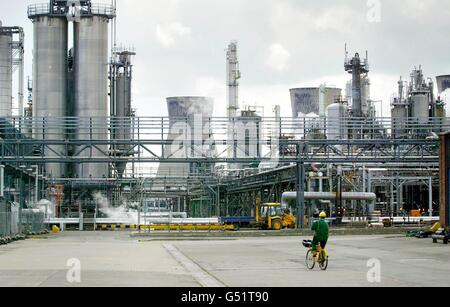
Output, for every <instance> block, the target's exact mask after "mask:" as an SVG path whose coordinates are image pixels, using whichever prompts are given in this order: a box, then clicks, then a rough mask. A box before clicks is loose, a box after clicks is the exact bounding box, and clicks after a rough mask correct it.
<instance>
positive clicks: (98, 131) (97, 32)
mask: <svg viewBox="0 0 450 307" xmlns="http://www.w3.org/2000/svg"><path fill="white" fill-rule="evenodd" d="M108 22H109V17H107V16H101V15H93V16H90V17H83V18H81V20H80V21H79V22H76V23H75V24H74V63H75V66H74V71H75V106H74V112H75V114H74V115H75V117H78V118H79V128H78V132H77V140H83V141H84V140H90V139H92V140H99V141H103V140H107V139H108V128H107V116H108V101H107V99H108V79H107V73H108ZM84 127H86V128H84ZM85 147H86V146H85V145H84V146H80V148H79V150H78V151H79V154H78V156H79V157H85V158H86V157H91V156H92V157H97V158H99V157H105V156H107V155H108V146H107V145H100V146H97V147H98V148H85ZM75 172H76V176H77V177H79V178H89V177H91V178H102V177H108V175H109V169H108V164H107V163H84V164H80V165H78V166H77V167H76V170H75Z"/></svg>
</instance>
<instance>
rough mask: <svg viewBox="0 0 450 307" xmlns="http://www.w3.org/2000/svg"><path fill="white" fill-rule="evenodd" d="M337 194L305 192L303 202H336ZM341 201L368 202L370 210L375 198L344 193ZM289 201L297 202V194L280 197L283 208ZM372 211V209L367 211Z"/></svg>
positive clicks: (291, 193) (359, 193)
mask: <svg viewBox="0 0 450 307" xmlns="http://www.w3.org/2000/svg"><path fill="white" fill-rule="evenodd" d="M338 197H339V194H338V193H336V192H305V200H337V199H338ZM341 197H342V200H364V201H368V202H370V206H369V207H370V208H373V207H374V206H373V205H374V203H375V200H376V199H377V196H376V194H375V193H362V192H345V193H342V195H341ZM289 200H297V192H285V193H283V195H282V197H281V205H282V207H283V208H287V207H289V204H288V201H289ZM369 211H373V209H371V210H369Z"/></svg>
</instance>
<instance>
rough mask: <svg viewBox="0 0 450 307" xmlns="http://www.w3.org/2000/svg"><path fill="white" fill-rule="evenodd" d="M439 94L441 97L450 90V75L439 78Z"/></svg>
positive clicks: (437, 78)
mask: <svg viewBox="0 0 450 307" xmlns="http://www.w3.org/2000/svg"><path fill="white" fill-rule="evenodd" d="M436 80H437V86H438V94H439V95H441V94H442V93H443V92H445V91H446V90H447V89H449V88H450V75H444V76H437V77H436Z"/></svg>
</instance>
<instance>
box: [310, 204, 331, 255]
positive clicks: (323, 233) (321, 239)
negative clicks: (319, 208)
mask: <svg viewBox="0 0 450 307" xmlns="http://www.w3.org/2000/svg"><path fill="white" fill-rule="evenodd" d="M326 217H327V214H326V213H325V212H321V213H320V214H319V220H318V221H317V222H315V223H314V225H313V226H312V228H311V230H313V231H314V232H315V235H314V238H313V241H312V251H313V253H315V252H316V250H317V245H319V244H320V246H322V249H325V246H326V245H327V242H328V233H329V228H328V224H327V222H326V221H325V219H326Z"/></svg>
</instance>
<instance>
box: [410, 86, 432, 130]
mask: <svg viewBox="0 0 450 307" xmlns="http://www.w3.org/2000/svg"><path fill="white" fill-rule="evenodd" d="M429 117H430V106H429V102H428V94H426V93H417V94H414V95H413V96H412V97H411V118H412V119H413V120H414V121H415V122H417V123H420V124H426V123H428V121H429Z"/></svg>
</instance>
